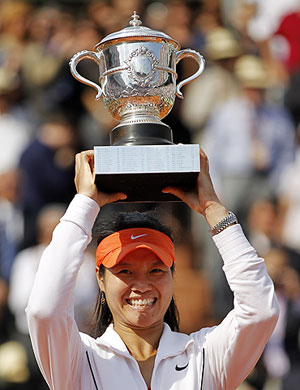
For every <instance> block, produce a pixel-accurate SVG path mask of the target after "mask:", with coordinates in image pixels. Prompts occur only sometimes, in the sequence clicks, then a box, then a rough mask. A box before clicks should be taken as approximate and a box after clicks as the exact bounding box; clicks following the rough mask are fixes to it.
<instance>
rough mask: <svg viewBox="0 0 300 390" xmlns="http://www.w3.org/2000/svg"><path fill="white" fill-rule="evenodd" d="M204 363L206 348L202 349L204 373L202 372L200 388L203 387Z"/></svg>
mask: <svg viewBox="0 0 300 390" xmlns="http://www.w3.org/2000/svg"><path fill="white" fill-rule="evenodd" d="M204 365H205V348H203V349H202V374H201V383H200V390H202V389H203V377H204Z"/></svg>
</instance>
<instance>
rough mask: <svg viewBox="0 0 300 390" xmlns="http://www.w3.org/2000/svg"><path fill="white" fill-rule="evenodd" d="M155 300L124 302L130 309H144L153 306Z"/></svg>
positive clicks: (130, 300)
mask: <svg viewBox="0 0 300 390" xmlns="http://www.w3.org/2000/svg"><path fill="white" fill-rule="evenodd" d="M156 301H157V298H148V299H126V302H127V303H128V304H129V305H130V306H132V307H146V306H153V305H154V304H155V302H156Z"/></svg>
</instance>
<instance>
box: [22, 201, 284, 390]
mask: <svg viewBox="0 0 300 390" xmlns="http://www.w3.org/2000/svg"><path fill="white" fill-rule="evenodd" d="M98 211H99V207H98V205H97V204H96V203H95V202H94V201H93V200H91V199H89V198H87V197H85V196H83V195H76V196H75V198H74V200H73V201H72V202H71V204H70V206H69V208H68V210H67V212H66V214H65V215H64V217H63V218H62V219H61V222H60V223H59V225H58V226H57V227H56V229H55V231H54V234H53V239H52V242H51V243H50V245H49V246H48V248H47V249H46V250H45V252H44V254H43V256H42V259H41V262H40V266H39V269H38V272H37V275H36V279H35V282H34V286H33V289H32V292H31V296H30V299H29V303H28V306H27V309H26V312H27V318H28V324H29V330H30V335H31V339H32V344H33V349H34V352H35V355H36V358H37V361H38V364H39V366H40V369H41V371H42V373H43V375H44V377H45V379H46V381H47V383H48V385H49V387H50V388H51V389H52V390H97V389H98V390H119V389H120V390H121V389H122V390H146V389H147V386H146V383H145V381H144V379H143V377H142V375H141V373H140V370H139V366H138V363H137V362H136V360H135V359H134V358H133V357H132V356H131V355H130V354H129V352H128V350H127V348H126V346H125V344H124V342H123V341H122V339H121V338H120V337H119V335H118V334H117V333H116V332H115V331H114V329H113V327H112V326H111V327H109V328H108V329H107V331H106V332H105V333H104V335H103V336H102V337H100V338H98V339H96V340H95V339H94V338H92V337H90V336H88V335H86V334H82V333H80V332H79V331H78V328H77V326H76V323H75V321H74V317H73V303H72V292H73V289H74V285H75V280H76V276H77V274H78V271H79V268H80V266H81V264H82V262H83V261H84V250H85V248H86V246H87V245H88V243H89V242H90V240H91V229H92V226H93V224H94V221H95V219H96V216H97V214H98ZM214 241H215V243H216V245H217V247H218V248H219V250H220V253H221V255H222V258H223V260H224V267H223V268H224V272H225V274H226V276H227V279H228V283H229V285H230V287H231V289H232V290H233V292H234V309H233V310H232V311H231V312H230V313H229V314H228V315H227V316H226V318H225V319H224V320H223V321H222V323H221V324H220V325H218V326H216V327H212V328H207V329H201V330H200V331H198V332H195V333H193V334H191V335H189V336H188V335H185V334H180V333H175V332H172V331H171V330H170V328H169V327H168V325H166V324H165V326H164V331H163V334H162V337H161V340H160V343H159V347H158V352H157V356H156V359H155V363H154V370H153V375H152V381H151V389H152V390H179V389H180V390H201V389H202V390H225V389H226V390H233V389H236V387H237V386H238V385H239V384H240V383H241V382H242V381H243V379H244V378H245V377H246V376H247V375H248V373H249V372H250V371H251V369H252V368H253V366H254V365H255V363H256V361H257V360H258V358H259V356H260V355H261V353H262V351H263V349H264V346H265V344H266V342H267V340H268V338H269V337H270V335H271V333H272V330H273V328H274V326H275V324H276V321H277V317H278V304H277V301H276V298H275V295H274V287H273V283H272V281H271V279H270V278H269V276H268V274H267V271H266V268H265V264H264V261H263V259H261V258H259V257H258V256H257V254H256V252H255V250H254V249H253V248H252V247H251V246H250V244H249V243H248V241H247V240H246V238H245V236H244V235H243V233H242V230H241V228H240V226H239V225H234V226H232V227H229V228H228V229H226V230H224V231H223V232H222V233H220V234H218V235H216V236H215V237H214ZM195 298H196V297H195Z"/></svg>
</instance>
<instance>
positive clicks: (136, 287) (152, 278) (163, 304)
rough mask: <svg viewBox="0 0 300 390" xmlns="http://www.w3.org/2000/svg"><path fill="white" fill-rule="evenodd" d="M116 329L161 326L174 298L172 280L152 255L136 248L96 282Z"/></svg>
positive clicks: (159, 261)
mask: <svg viewBox="0 0 300 390" xmlns="http://www.w3.org/2000/svg"><path fill="white" fill-rule="evenodd" d="M99 285H100V288H101V289H102V290H103V291H104V292H105V295H106V301H107V304H108V306H109V308H110V311H111V313H112V316H113V320H114V326H115V327H119V326H122V327H124V326H125V327H130V328H148V327H153V326H156V325H160V324H162V322H163V320H164V316H165V313H166V311H167V309H168V307H169V305H170V302H171V299H172V296H173V276H172V272H171V269H170V268H169V267H167V266H166V265H165V264H164V263H163V262H162V261H161V260H160V259H159V257H157V256H156V255H155V254H154V253H153V252H151V251H150V250H148V249H144V248H139V249H136V250H135V251H133V252H131V253H129V254H128V255H126V256H125V257H124V258H123V259H122V260H121V261H120V262H119V263H118V264H117V265H115V266H114V267H112V268H109V269H106V270H105V273H104V275H103V277H102V278H100V279H99Z"/></svg>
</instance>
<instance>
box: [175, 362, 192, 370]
mask: <svg viewBox="0 0 300 390" xmlns="http://www.w3.org/2000/svg"><path fill="white" fill-rule="evenodd" d="M188 365H189V363H188V364H187V365H185V366H181V367H179V366H177V364H176V366H175V370H176V371H182V370H185V369H186V368H187V366H188Z"/></svg>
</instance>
